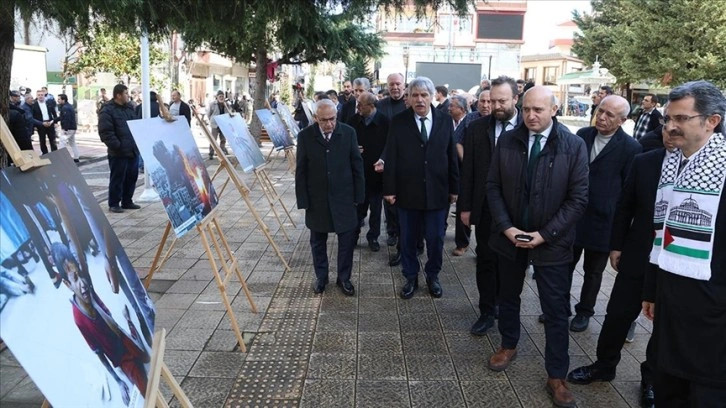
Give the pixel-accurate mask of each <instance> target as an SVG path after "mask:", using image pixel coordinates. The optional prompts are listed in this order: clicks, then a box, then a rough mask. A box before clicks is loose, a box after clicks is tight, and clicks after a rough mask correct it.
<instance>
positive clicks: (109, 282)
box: [0, 150, 155, 407]
mask: <svg viewBox="0 0 726 408" xmlns="http://www.w3.org/2000/svg"><path fill="white" fill-rule="evenodd" d="M44 158H47V159H50V161H51V163H50V164H48V165H45V166H41V167H37V168H34V169H31V170H29V171H26V172H21V171H20V170H19V169H17V168H11V167H8V168H5V169H3V170H2V171H1V172H0V337H2V339H3V341H4V342H5V343H6V344H7V346H8V348H9V349H10V351H11V352H12V353H13V356H14V357H15V358H16V359H17V360H18V362H19V363H20V364H21V365H22V366H23V368H24V369H25V371H26V372H27V373H28V375H30V378H31V379H32V380H33V382H34V383H35V384H36V385H37V387H38V389H40V391H41V392H42V393H43V395H44V396H45V398H46V399H47V400H48V401H49V402H50V403H51V404H52V406H55V407H143V406H144V395H145V393H146V387H147V384H148V376H149V370H150V364H149V362H150V356H151V353H152V344H153V335H152V334H153V333H154V318H155V311H154V306H153V304H152V302H151V300H150V299H149V297H148V295H147V293H146V290H145V289H144V287H143V285H142V283H141V281H140V280H139V278H138V275H137V274H136V271H135V270H134V268H133V266H132V265H131V262H130V260H129V259H128V257H127V256H126V253H125V252H124V249H123V247H122V246H121V243H120V242H119V240H118V238H117V237H116V234H115V233H114V231H113V229H112V227H111V225H110V224H109V222H108V220H107V219H106V216H105V215H104V212H103V210H101V208H100V206H99V204H98V201H97V200H96V198H95V197H94V196H93V194H92V192H91V191H90V189H89V188H88V185H87V184H86V182H85V180H84V178H83V176H82V175H81V173H80V172H79V171H78V168H77V166H76V164H75V163H74V162H73V159H72V158H71V157H70V155H69V154H68V151H66V150H58V151H55V152H51V153H50V154H47V155H45V156H44Z"/></svg>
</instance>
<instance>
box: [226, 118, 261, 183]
mask: <svg viewBox="0 0 726 408" xmlns="http://www.w3.org/2000/svg"><path fill="white" fill-rule="evenodd" d="M216 120H217V125H218V126H219V128H220V130H221V131H222V133H223V134H225V135H227V142H228V143H229V145H230V146H231V147H232V151H234V155H235V156H236V157H237V159H238V160H239V163H240V167H242V170H244V171H245V172H250V171H252V170H254V169H256V168H258V167H260V166H262V165H263V164H265V157H264V156H263V155H262V151H261V150H260V147H259V146H258V145H257V142H255V139H253V138H252V134H250V131H249V129H248V128H247V124H246V123H245V121H244V120H242V117H241V116H240V115H232V116H230V115H218V116H217V117H216Z"/></svg>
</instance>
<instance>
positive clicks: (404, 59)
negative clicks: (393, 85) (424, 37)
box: [403, 46, 408, 84]
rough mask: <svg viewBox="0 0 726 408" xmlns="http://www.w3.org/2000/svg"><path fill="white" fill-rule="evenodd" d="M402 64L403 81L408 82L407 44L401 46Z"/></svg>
mask: <svg viewBox="0 0 726 408" xmlns="http://www.w3.org/2000/svg"><path fill="white" fill-rule="evenodd" d="M403 65H404V67H405V69H406V72H405V74H404V77H403V83H404V84H407V83H408V46H404V47H403Z"/></svg>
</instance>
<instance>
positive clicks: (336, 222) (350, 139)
mask: <svg viewBox="0 0 726 408" xmlns="http://www.w3.org/2000/svg"><path fill="white" fill-rule="evenodd" d="M336 112H337V108H336V106H335V103H333V101H331V100H330V99H323V100H320V101H318V102H317V103H316V118H317V124H315V125H313V126H308V127H306V128H305V129H303V130H302V131H301V132H300V133H299V134H298V138H297V167H296V171H295V196H296V198H297V206H298V208H299V209H301V210H305V225H306V226H307V227H308V228H309V229H310V247H311V249H312V255H313V263H314V265H315V276H316V280H315V284H314V285H313V291H314V292H315V293H322V292H323V291H324V290H325V285H326V284H327V283H328V252H327V241H328V233H330V232H334V233H336V234H337V235H338V279H337V281H336V283H337V285H338V286H340V288H341V290H342V291H343V293H344V294H345V295H347V296H352V295H354V294H355V288H354V287H353V284H352V283H351V282H350V275H351V269H352V267H353V249H354V248H355V240H356V229H357V227H358V216H357V205H358V204H361V203H362V202H363V199H364V194H365V185H364V184H365V179H364V176H363V159H362V157H361V154H360V151H359V150H358V140H357V137H356V134H355V130H353V128H351V127H350V126H348V125H346V124H343V123H337V120H336Z"/></svg>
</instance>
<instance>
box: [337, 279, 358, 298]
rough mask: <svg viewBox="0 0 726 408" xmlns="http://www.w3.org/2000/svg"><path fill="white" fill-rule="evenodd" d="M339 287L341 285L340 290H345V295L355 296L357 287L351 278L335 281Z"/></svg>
mask: <svg viewBox="0 0 726 408" xmlns="http://www.w3.org/2000/svg"><path fill="white" fill-rule="evenodd" d="M335 284H336V285H338V287H340V291H341V292H343V294H344V295H345V296H353V295H355V287H353V284H352V283H350V281H349V280H347V281H341V280H338V281H336V282H335Z"/></svg>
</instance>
